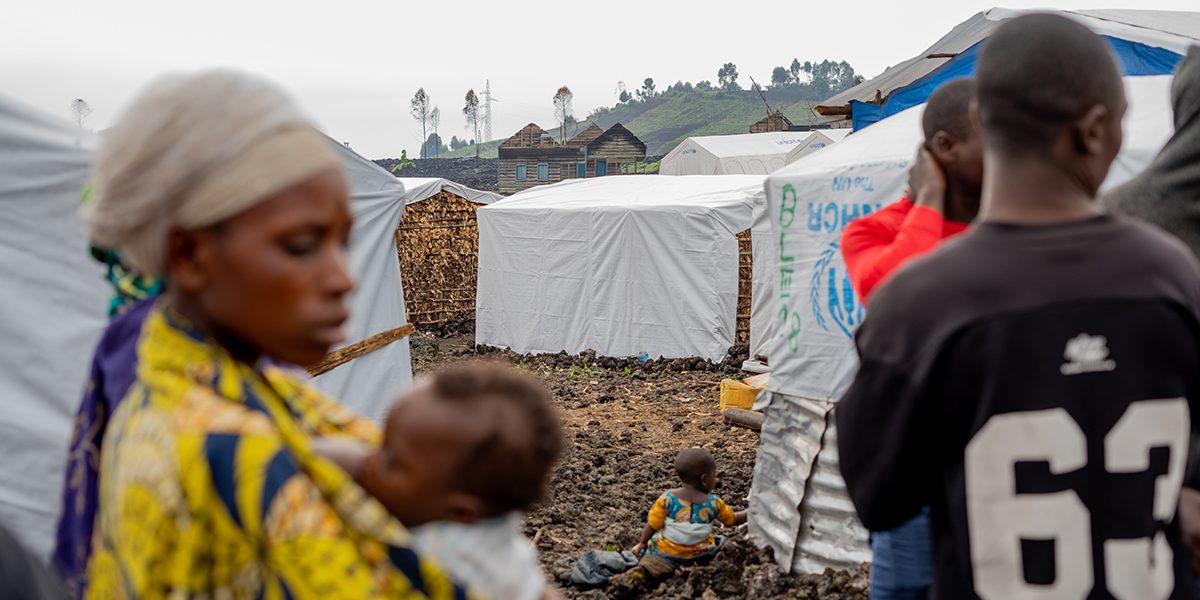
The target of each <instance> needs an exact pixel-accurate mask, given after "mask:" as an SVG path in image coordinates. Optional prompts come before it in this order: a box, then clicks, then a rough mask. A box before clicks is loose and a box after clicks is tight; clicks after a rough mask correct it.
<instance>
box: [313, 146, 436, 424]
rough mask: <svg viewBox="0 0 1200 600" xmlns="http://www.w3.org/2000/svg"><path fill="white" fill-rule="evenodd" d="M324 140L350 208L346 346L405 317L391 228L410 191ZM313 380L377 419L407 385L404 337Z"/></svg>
mask: <svg viewBox="0 0 1200 600" xmlns="http://www.w3.org/2000/svg"><path fill="white" fill-rule="evenodd" d="M329 143H330V144H332V145H333V146H334V147H336V148H337V149H338V153H339V155H340V156H341V159H342V165H343V166H344V167H345V168H346V175H347V178H348V179H349V181H350V203H351V208H352V209H353V210H354V227H353V229H352V230H351V232H350V269H351V271H352V272H353V273H354V279H355V281H356V287H355V290H354V291H353V292H352V293H351V294H350V298H349V300H348V301H347V304H348V305H349V309H350V320H349V321H348V322H347V323H346V333H347V338H348V339H347V342H346V345H350V344H354V343H357V342H360V341H363V340H365V339H367V338H370V337H371V336H374V335H377V334H380V333H384V332H386V331H390V330H392V329H395V328H397V327H401V326H403V325H404V324H406V323H407V322H408V320H407V317H406V315H407V312H406V311H405V309H404V287H403V284H402V283H401V281H400V260H399V259H398V258H397V255H396V228H397V227H399V226H400V217H401V216H402V215H403V214H404V207H405V206H406V205H407V200H408V198H409V196H407V195H406V193H405V188H404V184H403V183H401V182H400V181H399V180H398V179H396V178H395V177H393V176H392V175H391V173H388V172H387V171H386V170H384V169H383V168H382V167H380V166H379V165H376V164H375V163H373V162H371V161H369V160H367V159H365V158H363V157H361V156H359V155H358V154H357V153H356V152H354V151H353V150H351V149H349V148H347V147H346V146H344V145H342V144H339V143H337V142H335V141H333V140H332V139H331V140H330V141H329ZM433 193H437V192H433ZM431 195H432V194H431ZM316 384H317V387H319V388H321V389H322V390H323V391H325V392H326V393H327V394H329V395H331V396H333V397H334V398H337V399H338V400H341V401H342V403H343V404H345V405H346V406H348V407H350V408H352V409H354V410H355V411H357V412H359V413H361V414H363V415H366V416H368V417H371V418H373V419H376V420H379V421H382V420H383V417H384V416H385V415H386V414H387V409H388V406H390V405H391V401H392V400H393V399H394V398H395V396H396V395H397V394H398V393H400V392H401V391H403V390H405V389H407V388H408V387H409V386H410V385H411V384H412V361H411V358H410V355H409V347H408V339H403V340H400V341H398V342H395V343H393V344H389V345H387V346H384V347H382V348H379V349H377V350H375V351H373V352H371V353H369V354H366V355H364V356H360V357H358V358H356V359H354V360H352V361H350V362H348V363H346V364H344V365H341V366H339V367H337V368H335V369H334V370H332V371H329V372H328V373H325V374H322V375H320V376H319V377H317V378H316Z"/></svg>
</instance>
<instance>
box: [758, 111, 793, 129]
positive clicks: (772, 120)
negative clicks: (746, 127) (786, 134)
mask: <svg viewBox="0 0 1200 600" xmlns="http://www.w3.org/2000/svg"><path fill="white" fill-rule="evenodd" d="M791 129H792V122H791V120H789V119H788V118H787V117H785V116H783V113H781V112H779V111H775V112H774V113H771V114H770V115H768V116H766V117H763V118H762V119H760V120H759V121H758V122H756V123H755V124H753V125H751V126H750V133H770V132H774V131H789V130H791Z"/></svg>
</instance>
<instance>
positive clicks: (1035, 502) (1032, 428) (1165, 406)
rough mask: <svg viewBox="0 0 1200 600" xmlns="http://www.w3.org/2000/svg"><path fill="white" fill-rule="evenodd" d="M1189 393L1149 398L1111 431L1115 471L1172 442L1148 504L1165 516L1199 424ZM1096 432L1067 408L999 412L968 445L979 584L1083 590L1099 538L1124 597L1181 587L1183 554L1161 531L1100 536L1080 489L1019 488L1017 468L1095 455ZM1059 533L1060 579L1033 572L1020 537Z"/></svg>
mask: <svg viewBox="0 0 1200 600" xmlns="http://www.w3.org/2000/svg"><path fill="white" fill-rule="evenodd" d="M1189 421H1190V419H1189V415H1188V405H1187V401H1186V400H1184V399H1183V398H1171V399H1166V400H1143V401H1140V402H1134V403H1132V404H1130V405H1129V407H1128V408H1126V409H1125V413H1124V414H1123V415H1121V418H1120V420H1118V421H1117V423H1116V425H1114V426H1113V428H1112V429H1111V430H1109V431H1108V433H1107V435H1105V436H1104V456H1103V457H1093V458H1097V459H1101V460H1103V461H1104V468H1105V470H1106V471H1108V472H1109V473H1112V474H1120V473H1140V472H1144V471H1146V470H1147V469H1149V468H1150V450H1151V449H1152V448H1168V451H1169V453H1170V454H1169V458H1168V468H1167V472H1166V473H1165V474H1162V475H1159V476H1158V477H1157V478H1156V479H1155V482H1154V498H1153V501H1152V505H1151V506H1147V507H1145V508H1146V509H1148V510H1149V511H1150V512H1151V514H1152V515H1153V517H1154V519H1155V520H1156V521H1159V522H1167V521H1170V520H1171V519H1172V518H1173V517H1174V515H1175V507H1176V501H1177V499H1178V497H1179V488H1180V486H1181V485H1182V483H1183V471H1184V467H1185V466H1186V462H1187V448H1188V439H1189V432H1190V431H1191V425H1190V423H1189ZM1087 448H1088V445H1087V437H1086V435H1085V434H1084V432H1083V430H1082V429H1080V427H1079V425H1078V424H1077V423H1076V422H1075V420H1074V419H1072V418H1071V415H1070V414H1068V413H1067V411H1066V410H1064V409H1062V408H1052V409H1048V410H1037V411H1027V412H1017V413H1007V414H1001V415H995V416H993V417H992V418H990V419H988V422H987V423H985V424H984V426H983V428H982V429H980V430H979V432H978V433H976V434H975V436H974V437H973V438H972V439H971V441H970V443H968V444H967V448H966V457H965V458H966V464H965V465H964V466H965V473H964V475H965V476H966V492H967V526H968V537H969V539H970V548H971V570H972V573H973V575H974V579H975V593H977V594H979V596H980V597H981V598H984V600H1000V599H1004V600H1010V599H1014V598H1020V599H1047V600H1049V599H1050V598H1084V597H1086V596H1088V594H1089V593H1090V592H1091V591H1092V588H1093V587H1094V586H1098V585H1100V584H1099V583H1097V582H1096V580H1095V565H1093V564H1092V556H1093V553H1092V546H1093V544H1094V543H1097V542H1098V543H1099V544H1100V545H1101V547H1102V552H1103V556H1104V564H1105V568H1104V581H1103V586H1104V588H1106V589H1107V590H1108V592H1109V593H1110V594H1112V595H1113V597H1115V598H1119V599H1121V600H1164V599H1165V598H1167V597H1168V596H1170V595H1171V592H1172V590H1174V589H1175V574H1174V571H1173V568H1174V561H1173V558H1174V555H1173V553H1172V551H1171V548H1170V546H1169V545H1168V544H1167V539H1166V536H1165V535H1164V534H1163V532H1162V531H1158V532H1155V533H1153V534H1152V535H1151V537H1145V538H1136V539H1107V540H1103V541H1100V540H1093V539H1092V531H1093V529H1094V527H1093V523H1092V515H1091V513H1090V511H1089V510H1088V508H1087V507H1086V506H1084V504H1083V502H1082V501H1081V500H1080V498H1079V496H1078V494H1077V493H1076V491H1075V490H1072V489H1067V490H1063V491H1060V492H1052V493H1045V494H1034V493H1017V482H1016V472H1015V467H1016V465H1017V463H1022V462H1045V463H1047V464H1048V465H1049V467H1050V472H1051V473H1055V474H1059V473H1069V472H1071V471H1075V470H1078V469H1081V468H1083V467H1084V466H1085V465H1087V463H1088V450H1087ZM1022 539H1026V540H1053V541H1054V573H1055V579H1054V582H1053V583H1051V584H1049V585H1034V584H1030V583H1028V582H1027V581H1026V580H1025V575H1024V570H1023V566H1022V560H1021V540H1022Z"/></svg>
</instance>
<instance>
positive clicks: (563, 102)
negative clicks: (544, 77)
mask: <svg viewBox="0 0 1200 600" xmlns="http://www.w3.org/2000/svg"><path fill="white" fill-rule="evenodd" d="M574 98H575V94H572V93H571V88H569V87H567V86H565V85H564V86H562V87H560V88H558V91H557V92H554V100H553V101H554V118H555V119H557V120H558V124H559V133H558V143H560V144H562V143H565V142H566V141H567V125H568V123H567V120H568V119H573V117H572V116H571V101H572V100H573V99H574Z"/></svg>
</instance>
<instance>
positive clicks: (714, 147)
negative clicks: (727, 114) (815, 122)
mask: <svg viewBox="0 0 1200 600" xmlns="http://www.w3.org/2000/svg"><path fill="white" fill-rule="evenodd" d="M810 134H811V132H808V131H778V132H771V133H743V134H737V135H708V136H700V137H691V138H688V139H686V140H684V141H682V142H680V144H679V145H678V146H676V147H675V149H674V150H671V152H669V153H668V154H667V155H666V156H664V157H663V159H662V163H661V164H660V165H659V167H658V172H659V174H660V175H742V174H755V175H766V174H767V173H770V172H772V171H774V170H776V169H778V168H780V167H782V166H783V165H784V164H786V163H787V155H788V152H790V151H791V150H792V149H793V148H795V147H796V146H799V145H802V144H803V143H804V141H805V140H806V139H808V137H809V136H810Z"/></svg>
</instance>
